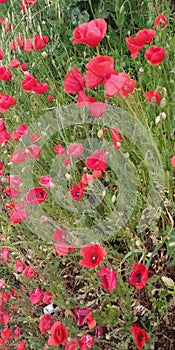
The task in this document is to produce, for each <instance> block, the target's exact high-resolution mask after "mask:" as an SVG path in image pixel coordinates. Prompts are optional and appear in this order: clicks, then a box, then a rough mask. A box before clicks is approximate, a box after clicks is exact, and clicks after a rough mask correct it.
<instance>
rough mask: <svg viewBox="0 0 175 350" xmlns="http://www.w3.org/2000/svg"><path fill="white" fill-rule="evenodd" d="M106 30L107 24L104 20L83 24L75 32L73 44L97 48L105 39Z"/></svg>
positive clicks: (98, 19)
mask: <svg viewBox="0 0 175 350" xmlns="http://www.w3.org/2000/svg"><path fill="white" fill-rule="evenodd" d="M106 30H107V23H106V21H105V20H104V19H102V18H97V19H94V20H92V21H90V22H88V23H82V24H80V25H79V27H77V28H76V29H74V31H73V39H74V41H73V44H85V45H88V46H91V47H95V46H97V45H98V43H99V42H100V41H101V40H102V39H103V38H104V36H105V34H106Z"/></svg>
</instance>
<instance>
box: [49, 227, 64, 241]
mask: <svg viewBox="0 0 175 350" xmlns="http://www.w3.org/2000/svg"><path fill="white" fill-rule="evenodd" d="M66 237H67V233H66V232H65V231H63V230H60V229H57V230H55V231H54V233H53V235H52V239H53V240H54V241H58V242H64V240H65V238H66Z"/></svg>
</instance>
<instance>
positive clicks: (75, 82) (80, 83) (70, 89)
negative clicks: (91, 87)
mask: <svg viewBox="0 0 175 350" xmlns="http://www.w3.org/2000/svg"><path fill="white" fill-rule="evenodd" d="M83 88H84V78H83V76H82V74H81V72H80V71H79V70H78V68H77V67H76V66H75V67H74V68H73V70H72V71H70V72H68V73H67V75H66V77H65V78H64V90H65V91H66V92H67V93H68V94H75V93H77V92H79V91H80V90H82V89H83Z"/></svg>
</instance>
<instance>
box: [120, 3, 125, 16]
mask: <svg viewBox="0 0 175 350" xmlns="http://www.w3.org/2000/svg"><path fill="white" fill-rule="evenodd" d="M124 9H125V6H124V5H122V6H121V7H120V10H119V13H120V15H121V14H122V13H123V11H124Z"/></svg>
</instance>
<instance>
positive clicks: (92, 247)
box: [79, 243, 106, 268]
mask: <svg viewBox="0 0 175 350" xmlns="http://www.w3.org/2000/svg"><path fill="white" fill-rule="evenodd" d="M80 254H81V255H83V260H80V262H79V264H80V265H82V266H85V267H89V268H95V267H97V266H99V265H100V264H101V262H102V261H103V260H104V257H105V256H106V250H105V249H104V248H103V247H101V246H100V245H99V244H93V243H90V244H86V245H84V246H82V247H81V249H80Z"/></svg>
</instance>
